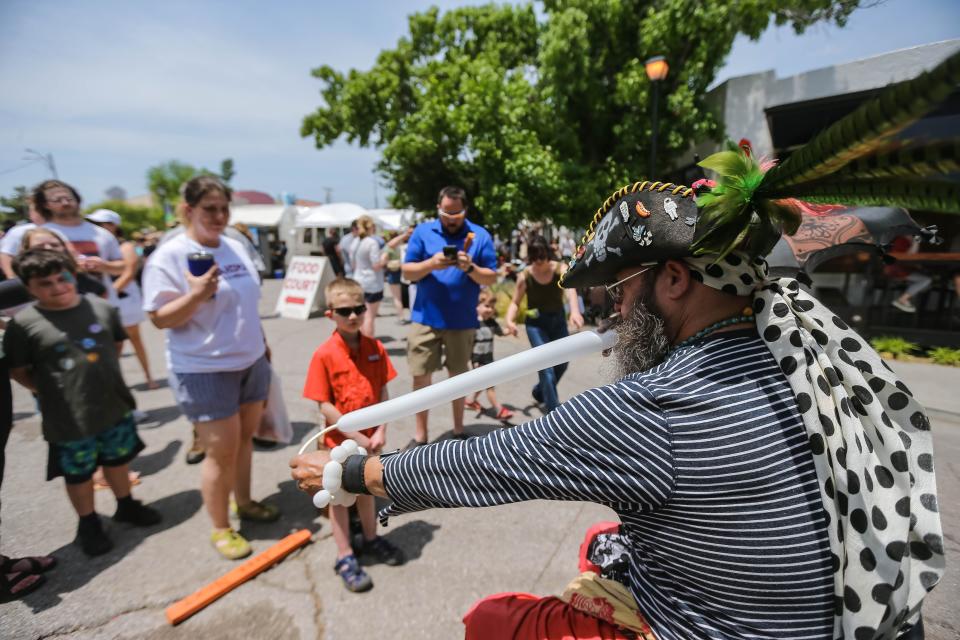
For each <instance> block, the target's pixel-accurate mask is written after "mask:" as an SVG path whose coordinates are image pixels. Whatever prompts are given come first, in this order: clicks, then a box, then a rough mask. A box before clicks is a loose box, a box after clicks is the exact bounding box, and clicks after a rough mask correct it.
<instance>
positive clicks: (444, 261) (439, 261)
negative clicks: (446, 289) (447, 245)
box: [430, 251, 457, 271]
mask: <svg viewBox="0 0 960 640" xmlns="http://www.w3.org/2000/svg"><path fill="white" fill-rule="evenodd" d="M455 264H457V261H456V260H451V259H450V258H447V257H446V256H444V255H443V251H438V252H436V253H435V254H433V256H432V257H431V258H430V270H431V271H438V270H440V269H446V268H447V267H452V266H453V265H455Z"/></svg>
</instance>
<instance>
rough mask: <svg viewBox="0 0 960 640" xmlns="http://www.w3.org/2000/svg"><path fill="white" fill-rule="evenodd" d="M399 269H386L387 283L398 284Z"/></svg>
mask: <svg viewBox="0 0 960 640" xmlns="http://www.w3.org/2000/svg"><path fill="white" fill-rule="evenodd" d="M400 276H401V273H400V269H397V270H396V271H387V284H400Z"/></svg>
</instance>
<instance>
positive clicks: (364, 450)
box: [357, 447, 367, 456]
mask: <svg viewBox="0 0 960 640" xmlns="http://www.w3.org/2000/svg"><path fill="white" fill-rule="evenodd" d="M357 453H359V454H360V455H362V456H365V455H367V450H366V449H364V448H363V447H357Z"/></svg>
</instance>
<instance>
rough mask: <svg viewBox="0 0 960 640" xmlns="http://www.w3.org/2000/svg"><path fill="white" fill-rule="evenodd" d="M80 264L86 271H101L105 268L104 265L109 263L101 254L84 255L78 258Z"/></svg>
mask: <svg viewBox="0 0 960 640" xmlns="http://www.w3.org/2000/svg"><path fill="white" fill-rule="evenodd" d="M77 262H78V266H79V267H80V268H81V269H83V270H84V271H92V272H93V273H101V272H103V270H104V267H106V266H107V264H106V263H105V262H104V261H103V258H100V257H99V256H83V257H81V258H80V259H79V260H77Z"/></svg>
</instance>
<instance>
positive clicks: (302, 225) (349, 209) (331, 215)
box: [295, 202, 369, 256]
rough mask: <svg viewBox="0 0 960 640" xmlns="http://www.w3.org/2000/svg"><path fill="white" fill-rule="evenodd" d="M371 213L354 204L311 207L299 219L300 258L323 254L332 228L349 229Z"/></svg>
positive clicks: (297, 252)
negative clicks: (324, 240) (326, 238)
mask: <svg viewBox="0 0 960 640" xmlns="http://www.w3.org/2000/svg"><path fill="white" fill-rule="evenodd" d="M365 214H369V212H368V211H367V210H366V209H364V208H363V207H361V206H360V205H358V204H353V203H352V202H332V203H330V204H325V205H321V206H319V207H309V208H307V209H305V210H304V211H303V213H302V214H301V215H300V217H299V218H297V229H296V236H297V242H296V250H295V254H296V255H298V256H319V255H322V254H323V251H322V246H323V237H324V235H325V233H326V229H329V228H331V227H334V228H337V229H347V228H349V227H350V223H352V222H353V221H354V220H356V219H357V218H359V217H360V216H362V215H365Z"/></svg>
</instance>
